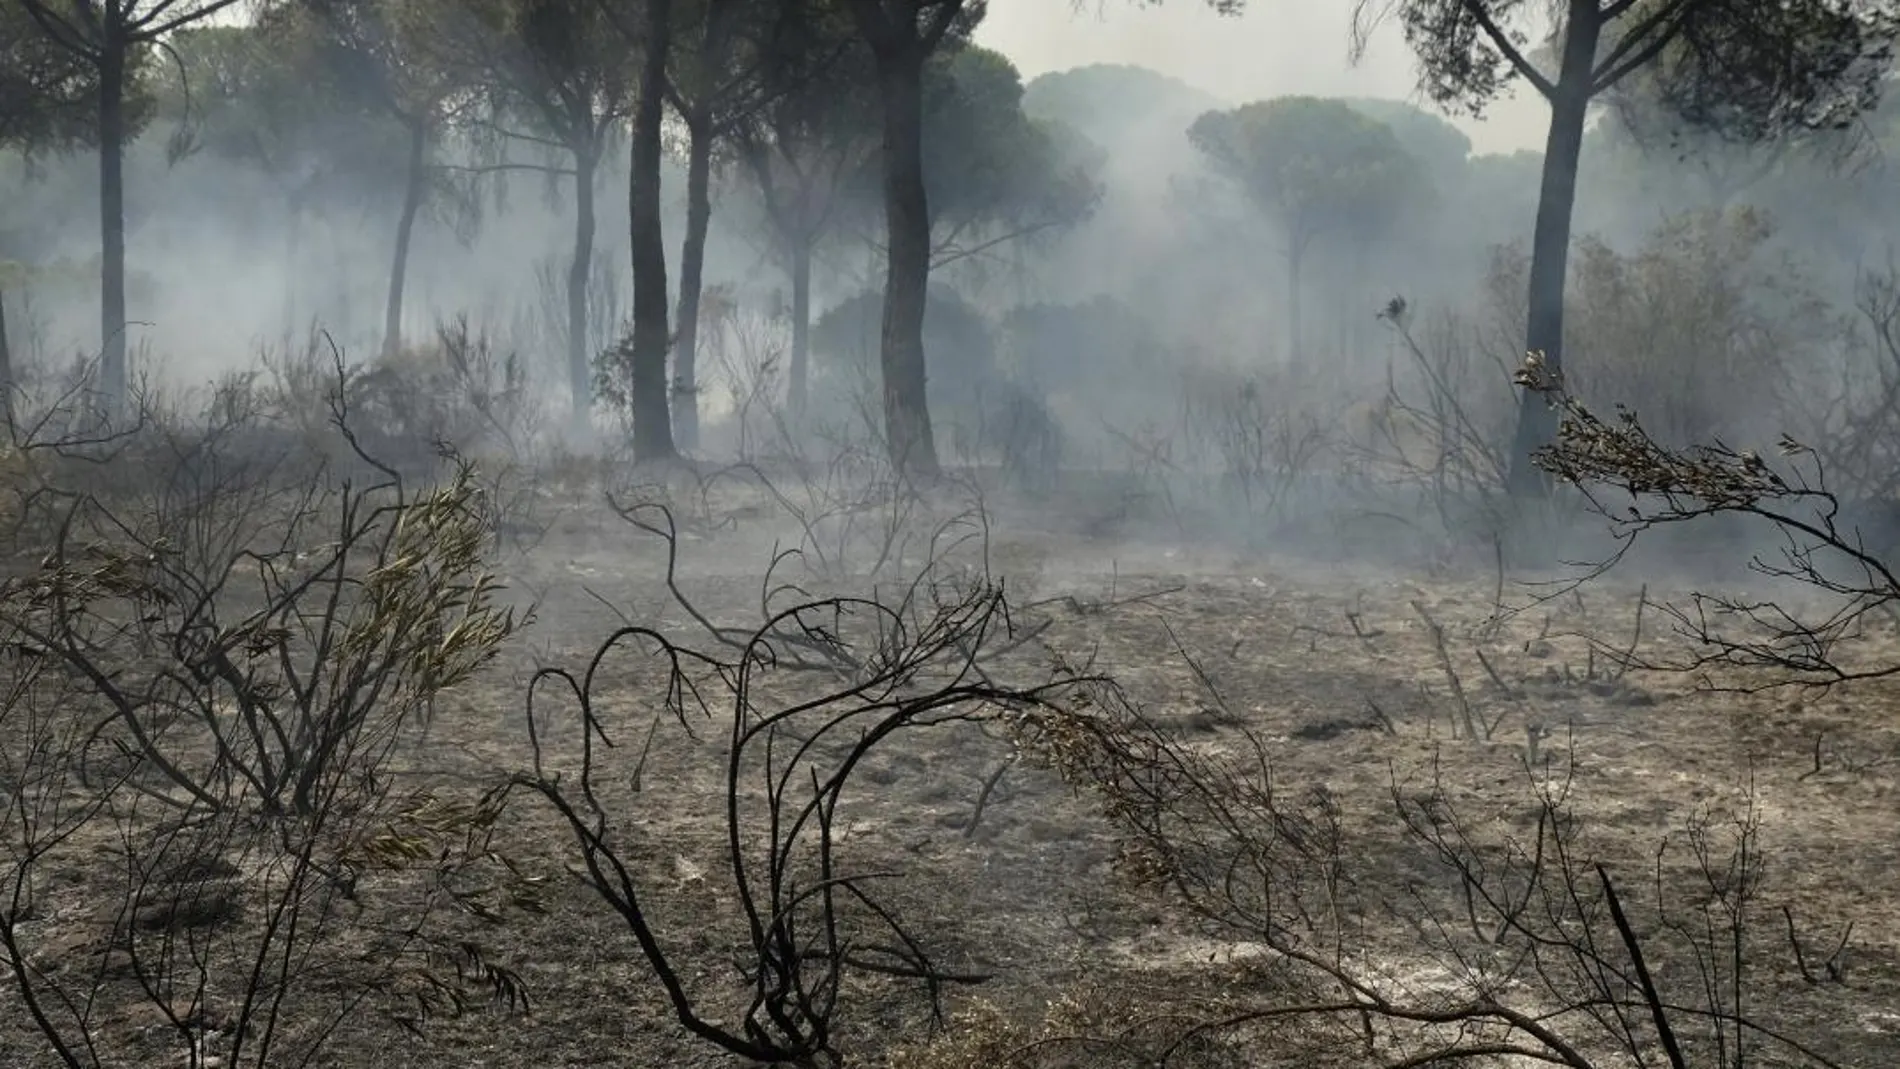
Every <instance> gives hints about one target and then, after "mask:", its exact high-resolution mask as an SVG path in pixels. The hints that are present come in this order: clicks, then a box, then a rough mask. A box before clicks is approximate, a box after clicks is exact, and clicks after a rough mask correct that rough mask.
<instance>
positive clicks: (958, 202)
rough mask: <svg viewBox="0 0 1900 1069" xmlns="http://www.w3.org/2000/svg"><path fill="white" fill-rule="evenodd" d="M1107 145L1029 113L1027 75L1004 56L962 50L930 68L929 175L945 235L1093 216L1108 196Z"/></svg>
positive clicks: (982, 50) (953, 236)
mask: <svg viewBox="0 0 1900 1069" xmlns="http://www.w3.org/2000/svg"><path fill="white" fill-rule="evenodd" d="M1101 164H1102V157H1101V153H1100V150H1099V149H1096V148H1094V146H1093V145H1092V144H1090V143H1089V142H1088V141H1087V140H1086V139H1085V138H1083V137H1081V136H1080V135H1079V134H1077V133H1076V132H1075V131H1073V130H1070V129H1067V128H1064V127H1061V126H1059V125H1057V124H1053V123H1042V122H1037V121H1036V120H1033V119H1031V118H1030V117H1029V116H1028V115H1027V114H1025V113H1024V111H1023V84H1022V77H1021V75H1019V74H1018V73H1017V71H1016V68H1015V66H1014V65H1013V64H1011V63H1010V61H1009V60H1008V59H1007V58H1006V57H1004V56H1003V55H1002V54H1001V53H998V52H993V51H991V50H989V49H986V48H975V47H970V48H962V49H957V50H955V51H954V52H951V53H949V54H947V55H940V56H939V57H938V58H937V59H935V60H934V61H933V63H932V65H931V67H930V68H929V70H928V73H927V80H926V83H925V98H924V175H925V181H926V184H927V188H928V190H929V195H930V210H931V216H932V222H933V223H934V225H935V226H936V228H937V230H938V231H939V233H940V234H944V235H947V236H946V237H941V238H940V239H939V240H940V241H955V240H956V239H957V236H958V235H962V234H964V233H966V232H969V231H972V230H976V229H980V228H982V227H984V226H1000V227H1004V228H1008V229H1015V230H1035V229H1046V228H1050V227H1060V226H1067V225H1072V224H1074V223H1078V222H1080V221H1081V220H1082V219H1084V218H1086V217H1087V215H1088V214H1089V212H1090V211H1092V210H1093V208H1094V206H1095V203H1096V201H1097V199H1098V198H1099V197H1100V195H1101V187H1100V185H1099V184H1098V183H1097V182H1096V180H1095V174H1096V172H1097V171H1099V169H1100V167H1101Z"/></svg>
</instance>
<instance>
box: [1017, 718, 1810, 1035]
mask: <svg viewBox="0 0 1900 1069" xmlns="http://www.w3.org/2000/svg"><path fill="white" fill-rule="evenodd" d="M1093 696H1094V700H1093V701H1092V702H1091V703H1090V709H1091V711H1090V714H1089V715H1087V716H1080V715H1076V714H1074V713H1071V712H1067V711H1053V712H1052V711H1047V710H1035V711H1032V712H1031V713H1029V714H1027V715H1025V716H1024V717H1023V718H1022V720H1021V722H1020V726H1021V732H1022V734H1021V737H1022V739H1023V741H1024V744H1025V745H1026V746H1029V747H1031V748H1032V751H1033V752H1035V753H1037V754H1039V755H1041V756H1042V757H1044V758H1046V759H1047V760H1049V761H1050V762H1052V763H1053V764H1054V765H1055V766H1056V767H1057V768H1059V769H1061V770H1062V772H1063V773H1064V775H1065V777H1067V778H1068V779H1070V780H1071V782H1074V783H1077V784H1079V785H1081V786H1084V787H1086V788H1088V789H1090V790H1093V791H1095V792H1097V793H1098V794H1099V796H1100V797H1101V799H1102V802H1103V805H1104V808H1105V812H1106V814H1107V816H1108V817H1109V819H1110V820H1111V821H1113V822H1114V824H1115V825H1116V827H1117V828H1118V829H1119V830H1120V831H1121V833H1122V834H1123V835H1124V836H1125V841H1126V846H1125V849H1124V854H1123V859H1122V871H1123V873H1124V875H1125V876H1127V877H1128V878H1131V879H1133V880H1136V881H1137V882H1141V883H1145V884H1147V885H1149V886H1151V887H1153V888H1154V889H1155V890H1156V891H1157V892H1158V893H1163V894H1165V895H1167V896H1168V897H1169V899H1170V900H1171V901H1173V902H1175V903H1177V904H1178V905H1179V906H1181V907H1182V908H1183V909H1184V910H1185V911H1186V912H1187V914H1188V915H1189V916H1190V917H1191V918H1193V921H1194V922H1195V924H1196V927H1197V928H1199V929H1200V930H1201V931H1202V933H1203V934H1205V935H1209V936H1213V937H1215V938H1218V939H1220V940H1222V941H1224V942H1228V943H1238V944H1240V945H1241V946H1242V947H1245V948H1248V949H1250V951H1251V953H1250V954H1248V955H1245V956H1242V955H1238V954H1237V955H1236V960H1237V964H1235V965H1234V966H1232V968H1231V971H1230V972H1228V973H1227V974H1226V975H1225V977H1224V982H1223V983H1221V984H1220V985H1219V990H1220V992H1221V994H1222V995H1223V996H1224V1001H1223V1002H1222V1003H1220V1004H1216V1005H1213V1006H1209V1007H1205V1008H1203V1009H1202V1010H1201V1011H1200V1012H1199V1013H1195V1014H1187V1013H1183V1014H1178V1015H1171V1016H1173V1019H1174V1024H1175V1027H1174V1031H1173V1035H1174V1036H1175V1040H1176V1043H1177V1044H1186V1043H1189V1042H1202V1041H1205V1040H1207V1039H1208V1038H1210V1037H1222V1038H1224V1039H1225V1040H1226V1042H1227V1043H1228V1044H1244V1045H1247V1046H1250V1047H1252V1048H1254V1049H1256V1050H1263V1051H1266V1052H1269V1053H1270V1054H1271V1055H1279V1056H1284V1057H1287V1058H1295V1057H1296V1056H1297V1063H1298V1064H1323V1062H1324V1057H1325V1056H1326V1055H1330V1057H1331V1058H1332V1059H1336V1060H1337V1061H1338V1062H1339V1063H1341V1064H1354V1065H1381V1066H1391V1067H1399V1066H1407V1067H1410V1066H1421V1065H1428V1064H1441V1063H1447V1064H1448V1063H1453V1062H1474V1061H1480V1060H1486V1059H1503V1058H1509V1057H1516V1058H1521V1059H1525V1060H1528V1061H1535V1062H1542V1063H1549V1064H1556V1065H1565V1066H1571V1067H1573V1069H1603V1067H1607V1066H1612V1065H1629V1066H1638V1065H1651V1064H1657V1063H1658V1062H1661V1063H1663V1064H1667V1065H1670V1066H1672V1067H1681V1069H1686V1067H1687V1066H1688V1065H1705V1064H1706V1065H1721V1066H1730V1067H1732V1066H1741V1065H1745V1064H1749V1063H1753V1062H1755V1061H1756V1060H1757V1057H1758V1055H1761V1054H1762V1053H1763V1052H1764V1051H1770V1052H1772V1054H1773V1057H1774V1058H1775V1059H1777V1060H1778V1063H1779V1064H1789V1063H1793V1064H1808V1065H1820V1066H1828V1065H1832V1064H1834V1063H1833V1062H1832V1061H1830V1060H1829V1059H1828V1058H1827V1057H1826V1056H1825V1055H1823V1054H1821V1053H1819V1052H1817V1051H1815V1050H1813V1049H1811V1048H1809V1047H1808V1046H1805V1045H1803V1044H1802V1043H1800V1042H1799V1041H1797V1040H1795V1039H1793V1038H1791V1037H1789V1036H1787V1035H1785V1034H1783V1033H1782V1032H1780V1031H1778V1030H1776V1029H1775V1028H1774V1027H1773V1025H1772V1024H1771V1023H1770V1022H1769V1021H1767V1020H1766V1019H1765V1018H1763V1017H1761V1016H1760V1011H1762V1010H1765V1009H1770V1008H1772V1004H1773V1003H1774V1001H1775V998H1774V996H1775V995H1776V993H1777V991H1778V989H1777V988H1775V987H1774V986H1772V984H1771V983H1769V981H1768V978H1767V977H1764V976H1762V975H1760V974H1759V973H1758V972H1755V971H1753V970H1755V969H1758V968H1759V960H1758V954H1759V944H1760V942H1761V937H1762V935H1763V931H1762V930H1758V928H1757V924H1758V923H1759V921H1760V919H1761V913H1762V910H1763V908H1764V907H1763V906H1762V905H1761V904H1760V903H1759V901H1758V897H1759V886H1760V884H1759V881H1760V873H1761V863H1762V857H1761V854H1760V844H1759V835H1758V833H1759V821H1758V818H1757V816H1756V814H1755V813H1754V811H1753V809H1752V808H1746V809H1744V811H1742V812H1740V813H1738V814H1735V815H1734V816H1733V819H1732V820H1729V821H1728V822H1727V823H1723V821H1724V819H1726V818H1724V817H1723V815H1721V814H1713V815H1702V816H1698V817H1697V818H1696V819H1695V820H1692V821H1691V822H1690V824H1689V826H1688V827H1687V828H1686V829H1684V831H1683V833H1682V836H1681V837H1680V838H1672V839H1670V840H1669V841H1667V842H1666V843H1665V844H1664V848H1663V849H1662V850H1661V852H1659V853H1658V854H1656V855H1654V856H1653V857H1651V858H1647V859H1645V858H1640V857H1636V858H1631V857H1627V856H1626V857H1622V858H1618V857H1616V856H1614V855H1612V854H1607V853H1603V852H1600V850H1599V848H1597V847H1596V846H1595V845H1594V843H1593V839H1592V838H1591V837H1590V836H1589V835H1588V834H1587V832H1588V829H1587V828H1586V827H1585V824H1584V822H1583V820H1582V819H1581V818H1580V816H1579V815H1578V813H1577V812H1576V810H1575V809H1574V807H1573V806H1572V804H1571V791H1572V786H1573V785H1572V781H1571V778H1570V773H1569V765H1568V763H1567V762H1555V763H1553V762H1549V761H1546V762H1545V763H1543V764H1542V765H1540V766H1538V767H1534V768H1530V767H1527V770H1526V771H1527V781H1526V782H1527V792H1528V795H1529V797H1528V799H1527V800H1526V801H1525V802H1523V803H1520V804H1510V805H1506V806H1505V807H1503V808H1502V809H1501V810H1500V811H1498V812H1496V813H1489V812H1478V811H1473V810H1472V809H1471V808H1470V807H1471V806H1474V805H1477V804H1480V803H1479V802H1478V801H1477V800H1476V799H1475V798H1473V797H1470V796H1468V795H1467V793H1466V792H1465V791H1463V790H1461V789H1460V788H1458V787H1456V786H1454V785H1453V784H1451V783H1450V782H1449V781H1448V780H1447V778H1446V776H1444V775H1443V774H1442V773H1441V772H1440V771H1439V770H1438V769H1437V768H1436V767H1435V766H1434V767H1433V769H1432V771H1431V773H1430V775H1429V776H1428V777H1427V778H1426V779H1425V780H1424V781H1423V782H1412V781H1409V780H1406V779H1402V778H1399V777H1397V776H1396V775H1395V778H1394V780H1393V784H1392V798H1391V802H1392V807H1391V811H1390V812H1391V814H1392V816H1393V817H1394V818H1396V824H1397V834H1396V836H1395V837H1394V838H1393V840H1392V841H1382V842H1379V843H1377V844H1376V845H1373V846H1370V847H1368V844H1364V843H1360V842H1357V841H1355V840H1354V838H1353V836H1352V833H1350V832H1349V830H1348V822H1347V819H1346V817H1345V815H1344V813H1343V810H1342V807H1341V804H1340V800H1339V799H1338V798H1336V797H1335V796H1334V795H1333V794H1332V793H1331V792H1330V791H1329V790H1328V789H1327V788H1326V787H1325V786H1324V785H1319V784H1314V785H1305V786H1303V785H1299V784H1294V783H1289V782H1287V781H1286V780H1285V778H1284V777H1282V776H1279V775H1276V774H1275V769H1274V767H1273V763H1272V760H1271V756H1270V752H1271V751H1270V744H1268V743H1267V742H1266V741H1264V740H1262V739H1259V738H1257V737H1254V736H1252V735H1251V734H1249V733H1247V732H1244V731H1242V732H1241V733H1240V734H1239V736H1238V737H1237V738H1236V739H1235V740H1234V741H1235V742H1236V743H1237V746H1235V747H1230V748H1222V749H1209V748H1205V747H1199V746H1192V745H1189V744H1187V743H1184V742H1183V741H1181V740H1180V739H1179V738H1178V737H1176V736H1175V735H1174V734H1172V733H1171V732H1169V731H1168V730H1166V729H1165V728H1162V727H1161V726H1159V725H1158V724H1156V723H1155V722H1153V721H1151V720H1149V719H1148V718H1147V717H1146V715H1145V714H1144V713H1143V712H1142V711H1141V710H1140V709H1139V708H1137V707H1135V706H1133V705H1131V704H1129V703H1128V702H1126V701H1125V700H1123V699H1122V698H1121V696H1120V695H1119V694H1117V693H1115V692H1114V691H1113V690H1112V689H1101V688H1098V689H1096V690H1095V691H1093ZM1725 836H1727V838H1728V840H1729V841H1726V842H1725V841H1724V837H1725ZM1612 842H1613V840H1612ZM1626 864H1634V865H1641V866H1643V868H1644V869H1646V870H1647V871H1648V872H1649V873H1650V878H1649V880H1648V881H1647V882H1649V883H1651V885H1652V886H1653V889H1654V897H1653V900H1652V901H1650V902H1648V903H1647V904H1646V906H1645V904H1643V903H1639V902H1638V901H1637V899H1636V898H1635V897H1633V896H1632V893H1631V888H1632V887H1633V886H1634V884H1633V883H1632V882H1631V881H1628V880H1627V879H1625V880H1621V881H1619V880H1618V879H1616V878H1614V877H1613V876H1612V871H1613V870H1614V869H1617V868H1621V867H1623V866H1624V865H1626ZM1395 889H1396V890H1395ZM1147 1023H1148V1024H1149V1026H1150V1027H1152V1025H1153V1022H1152V1021H1149V1022H1147ZM1119 1041H1120V1037H1118V1036H1117V1035H1116V1033H1115V1032H1113V1031H1109V1032H1107V1033H1106V1034H1104V1033H1102V1032H1095V1033H1092V1034H1090V1035H1087V1036H1082V1037H1069V1038H1068V1039H1067V1040H1066V1041H1065V1042H1064V1043H1063V1044H1061V1045H1060V1046H1058V1048H1057V1049H1058V1050H1065V1051H1066V1052H1068V1053H1069V1054H1070V1055H1071V1056H1073V1054H1074V1053H1075V1052H1078V1051H1083V1050H1091V1049H1096V1048H1097V1047H1098V1046H1099V1047H1107V1048H1108V1049H1111V1050H1112V1049H1115V1048H1114V1044H1116V1043H1117V1042H1119ZM1050 1046H1051V1045H1050V1044H1049V1043H1048V1042H1047V1041H1042V1042H1037V1043H1034V1044H1025V1045H1023V1046H1022V1047H1020V1048H1019V1049H1017V1050H1015V1051H1013V1052H1010V1053H1009V1054H1007V1055H1006V1056H1001V1057H998V1058H996V1060H994V1061H991V1062H989V1063H988V1064H1003V1065H1054V1064H1065V1063H1064V1062H1062V1061H1060V1060H1052V1059H1051V1058H1049V1057H1048V1055H1049V1053H1050ZM1174 1049H1175V1050H1179V1049H1183V1048H1182V1047H1176V1048H1174ZM1031 1055H1034V1056H1031ZM1169 1057H1170V1050H1169V1049H1166V1048H1164V1049H1163V1050H1162V1051H1161V1052H1160V1053H1159V1054H1156V1055H1154V1056H1153V1061H1151V1062H1149V1063H1147V1064H1166V1063H1167V1062H1168V1060H1169Z"/></svg>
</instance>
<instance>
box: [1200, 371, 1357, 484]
mask: <svg viewBox="0 0 1900 1069" xmlns="http://www.w3.org/2000/svg"><path fill="white" fill-rule="evenodd" d="M1296 389H1297V386H1296V384H1295V383H1294V382H1293V381H1292V380H1291V377H1290V376H1270V375H1266V376H1263V375H1244V376H1243V375H1238V374H1234V373H1230V372H1221V371H1214V370H1195V371H1187V372H1183V376H1182V393H1181V427H1182V430H1183V433H1184V443H1185V444H1186V446H1187V448H1188V449H1189V450H1190V451H1191V452H1193V453H1195V454H1197V455H1198V456H1199V457H1202V458H1205V461H1203V462H1211V464H1212V466H1213V467H1214V469H1215V470H1216V471H1217V472H1218V473H1219V475H1218V478H1217V479H1216V482H1215V486H1214V488H1213V494H1212V495H1211V497H1212V499H1213V500H1220V501H1229V502H1231V501H1234V500H1236V499H1238V501H1239V502H1240V504H1241V507H1242V509H1243V511H1244V512H1245V514H1246V515H1248V516H1251V517H1258V518H1266V519H1280V518H1282V516H1281V509H1282V506H1283V505H1284V503H1285V500H1286V497H1287V495H1288V493H1289V492H1290V491H1291V490H1292V489H1293V488H1294V487H1295V486H1296V485H1297V483H1298V482H1299V480H1300V479H1301V478H1302V477H1304V476H1305V475H1307V474H1308V473H1309V470H1310V468H1311V466H1312V464H1313V462H1314V461H1315V460H1316V459H1317V458H1318V457H1319V456H1320V455H1321V454H1322V453H1323V452H1324V450H1325V447H1326V442H1327V436H1326V429H1325V426H1324V424H1323V423H1322V422H1321V421H1320V418H1319V416H1318V415H1317V414H1316V413H1314V412H1313V411H1312V410H1311V409H1310V408H1304V407H1302V404H1301V402H1300V401H1299V399H1298V398H1297V397H1296V394H1295V391H1296Z"/></svg>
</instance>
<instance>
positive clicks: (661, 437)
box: [627, 0, 679, 461]
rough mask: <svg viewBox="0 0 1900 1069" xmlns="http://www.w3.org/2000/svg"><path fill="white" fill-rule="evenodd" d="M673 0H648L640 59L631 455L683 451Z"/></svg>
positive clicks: (633, 205)
mask: <svg viewBox="0 0 1900 1069" xmlns="http://www.w3.org/2000/svg"><path fill="white" fill-rule="evenodd" d="M672 20H673V4H672V0H647V25H646V34H647V40H646V45H645V50H644V51H645V54H644V55H643V57H642V59H641V70H640V103H639V106H638V107H637V108H635V109H634V115H633V148H632V158H631V161H630V162H631V165H632V167H631V169H632V174H631V175H630V176H629V189H628V193H627V214H628V218H629V230H630V233H629V237H630V238H631V239H632V244H633V257H632V258H633V353H632V361H633V367H632V375H631V378H632V382H631V383H630V387H631V390H630V392H631V393H632V395H633V397H632V403H633V456H634V460H635V461H647V460H670V459H672V458H674V457H677V456H678V455H679V450H678V449H677V448H676V447H675V446H674V444H673V428H672V425H671V423H670V422H669V420H668V418H667V404H666V401H667V398H666V392H667V390H666V355H667V353H666V351H667V327H666V315H667V308H666V234H665V232H664V229H663V223H662V219H661V215H660V149H661V144H660V126H661V122H662V121H663V119H664V118H665V107H666V101H665V100H664V99H663V98H662V95H661V93H662V90H663V88H664V86H665V78H666V55H667V46H668V45H669V44H670V42H671V38H672V29H673V27H672Z"/></svg>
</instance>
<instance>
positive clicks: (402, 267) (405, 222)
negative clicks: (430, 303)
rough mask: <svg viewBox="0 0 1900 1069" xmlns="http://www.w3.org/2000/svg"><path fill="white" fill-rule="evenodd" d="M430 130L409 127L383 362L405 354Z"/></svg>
mask: <svg viewBox="0 0 1900 1069" xmlns="http://www.w3.org/2000/svg"><path fill="white" fill-rule="evenodd" d="M428 141H429V138H428V128H427V127H425V126H423V124H421V123H411V124H410V126H409V182H408V186H407V188H405V189H404V190H403V195H402V217H401V218H400V219H398V220H397V221H396V255H395V260H394V262H393V263H391V264H390V268H389V297H388V299H387V301H386V303H385V304H384V305H383V359H385V360H387V359H389V358H390V357H392V356H395V355H396V354H397V353H398V352H400V351H401V350H402V290H403V283H404V282H405V281H406V279H407V277H408V274H409V240H410V238H411V237H412V236H413V235H414V234H415V230H416V215H417V213H419V212H420V211H421V210H422V185H423V183H422V179H423V164H424V163H425V162H426V161H425V159H424V155H425V153H426V152H427V150H428Z"/></svg>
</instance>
